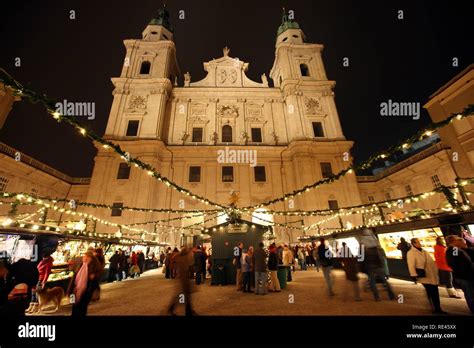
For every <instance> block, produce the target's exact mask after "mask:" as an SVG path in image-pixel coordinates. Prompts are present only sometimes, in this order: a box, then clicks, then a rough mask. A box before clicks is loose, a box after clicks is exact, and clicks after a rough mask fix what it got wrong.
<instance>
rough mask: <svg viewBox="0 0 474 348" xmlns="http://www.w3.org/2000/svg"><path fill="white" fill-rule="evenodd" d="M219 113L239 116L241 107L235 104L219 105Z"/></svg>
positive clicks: (223, 115) (226, 115) (227, 115)
mask: <svg viewBox="0 0 474 348" xmlns="http://www.w3.org/2000/svg"><path fill="white" fill-rule="evenodd" d="M217 115H219V116H222V117H238V116H239V108H238V107H237V106H235V105H219V106H218V107H217Z"/></svg>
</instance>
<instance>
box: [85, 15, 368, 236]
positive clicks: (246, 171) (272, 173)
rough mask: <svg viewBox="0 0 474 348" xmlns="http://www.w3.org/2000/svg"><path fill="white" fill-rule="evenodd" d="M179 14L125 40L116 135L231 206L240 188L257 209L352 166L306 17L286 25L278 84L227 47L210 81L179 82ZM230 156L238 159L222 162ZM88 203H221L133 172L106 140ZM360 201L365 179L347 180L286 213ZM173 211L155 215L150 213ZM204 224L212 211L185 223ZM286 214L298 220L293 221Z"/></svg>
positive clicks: (131, 216)
mask: <svg viewBox="0 0 474 348" xmlns="http://www.w3.org/2000/svg"><path fill="white" fill-rule="evenodd" d="M168 16H169V15H168V13H167V11H166V10H162V11H161V12H160V13H159V16H158V18H155V19H153V20H152V21H151V22H150V23H149V25H148V26H147V27H146V28H145V30H144V31H143V34H142V38H141V39H131V40H125V41H124V44H125V47H126V56H125V59H124V65H123V69H122V72H121V75H120V77H116V78H113V79H112V81H113V84H114V86H115V89H114V91H113V95H114V99H113V103H112V108H111V112H110V116H109V120H108V125H107V129H106V132H105V138H107V139H109V140H112V141H114V142H116V143H118V144H119V145H120V146H121V147H122V148H123V149H124V150H125V151H127V152H129V153H130V154H131V155H132V156H134V157H138V158H139V159H141V160H142V161H144V162H146V163H149V164H151V165H153V166H154V167H155V168H156V169H157V170H158V172H160V173H161V174H162V175H164V176H166V177H167V178H169V179H170V180H172V181H174V182H176V183H177V184H179V185H180V186H183V187H186V188H188V189H190V190H191V191H192V192H194V193H196V194H199V195H201V196H204V197H207V198H208V199H210V200H212V201H215V202H218V203H221V204H225V205H227V204H228V199H229V193H230V192H231V191H235V192H238V193H239V197H240V199H239V206H253V205H256V204H259V203H261V202H263V201H267V200H270V199H272V198H274V197H279V196H282V195H283V194H285V193H287V192H290V191H293V190H295V189H297V188H300V187H303V186H304V185H307V184H310V183H313V182H315V181H317V180H319V179H322V178H324V177H328V176H329V175H331V174H332V173H336V172H339V171H340V170H342V169H345V168H346V167H348V166H349V165H350V163H351V162H350V161H351V159H350V155H349V151H350V149H351V147H352V145H353V142H352V141H349V140H346V138H345V137H344V134H343V132H342V129H341V125H340V122H339V117H338V113H337V109H336V105H335V101H334V92H333V89H334V86H335V82H334V81H331V80H328V78H327V77H326V72H325V69H324V64H323V60H322V57H321V53H322V50H323V46H322V45H320V44H313V43H307V42H305V35H304V32H303V31H302V30H301V29H300V27H299V25H298V24H297V23H296V22H294V21H292V20H290V19H288V16H287V15H286V14H284V15H283V19H282V24H281V25H280V27H279V28H278V34H277V37H276V42H275V57H274V63H273V67H272V69H271V71H270V75H269V77H270V78H271V79H272V80H273V82H274V85H275V87H269V84H268V79H267V77H266V75H265V74H262V81H252V80H250V79H249V78H248V77H247V76H246V71H247V69H248V68H249V63H246V62H243V61H240V60H239V59H237V58H233V57H232V56H231V52H230V50H229V49H228V48H227V47H226V48H224V49H223V56H222V57H221V58H218V59H214V60H211V61H208V62H205V63H204V69H205V70H206V72H207V76H206V77H205V78H204V79H203V80H201V81H193V80H192V78H191V75H190V74H189V73H185V74H184V86H178V85H177V83H176V79H177V76H178V75H180V74H181V71H180V68H179V65H178V62H177V59H176V50H177V49H179V48H177V47H176V46H175V43H174V41H173V29H172V27H171V24H170V23H169V20H168ZM224 152H225V153H227V156H221V157H222V158H219V153H224ZM229 154H230V155H229ZM232 155H234V156H232ZM252 159H253V160H252ZM120 173H121V174H124V175H123V176H122V178H120V177H121V176H120V175H121V174H120ZM87 201H90V202H100V203H107V204H114V203H115V204H124V205H127V206H137V207H150V208H151V207H153V208H174V209H179V208H184V209H209V207H206V206H205V205H204V204H202V203H200V202H195V201H194V200H193V199H189V197H187V196H183V195H182V194H180V193H179V192H176V191H174V190H171V189H170V188H168V187H167V186H166V185H164V184H163V183H161V182H158V181H156V180H154V179H153V178H150V177H149V176H148V175H147V174H146V172H144V171H141V170H139V169H136V168H133V166H132V168H127V164H126V163H125V162H124V161H123V160H121V159H120V158H118V157H117V156H116V155H114V154H113V153H111V151H108V150H107V149H103V148H102V147H100V146H99V147H98V154H97V156H96V158H95V167H94V171H93V175H92V178H91V182H90V189H89V192H88V195H87ZM360 203H361V199H360V197H359V191H358V187H357V181H356V177H355V175H347V176H346V177H345V178H343V179H341V180H339V181H337V182H336V183H333V184H331V185H326V186H324V187H321V188H319V189H317V190H313V191H311V192H308V193H307V194H305V195H301V196H300V197H297V198H295V199H294V201H289V202H288V201H286V202H284V203H281V204H277V205H276V206H275V210H280V211H287V210H294V209H301V210H316V209H328V208H329V207H331V208H337V207H338V206H352V205H358V204H360ZM98 213H99V211H98ZM139 214H140V216H139ZM166 217H167V215H164V214H161V215H160V214H157V213H150V214H149V216H148V219H150V220H155V219H160V218H163V219H165V218H166ZM262 217H263V219H265V220H268V219H271V218H272V217H271V215H262ZM104 218H105V216H104ZM244 218H247V219H251V217H245V216H244ZM120 219H125V220H126V221H127V222H128V223H131V222H134V221H135V220H136V221H143V220H144V219H143V214H142V213H134V212H129V211H124V212H123V215H122V216H121V217H120ZM199 219H201V220H203V219H204V217H197V218H193V219H187V220H184V221H185V222H184V223H185V224H190V223H193V224H194V223H196V222H199ZM275 219H276V220H275V222H280V223H290V222H291V217H276V218H275ZM293 220H297V219H295V218H293ZM255 221H256V222H260V223H263V224H265V223H264V220H261V221H259V220H258V219H257V220H255ZM215 222H216V223H217V222H219V221H215ZM302 223H306V224H309V223H311V221H307V222H304V221H300V222H298V221H297V222H295V223H294V226H297V227H299V226H301V225H302ZM282 237H283V236H282Z"/></svg>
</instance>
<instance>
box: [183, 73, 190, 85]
mask: <svg viewBox="0 0 474 348" xmlns="http://www.w3.org/2000/svg"><path fill="white" fill-rule="evenodd" d="M190 85H191V74H190V73H189V71H188V72H187V73H186V74H184V87H189V86H190Z"/></svg>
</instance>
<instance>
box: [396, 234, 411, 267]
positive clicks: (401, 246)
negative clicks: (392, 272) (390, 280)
mask: <svg viewBox="0 0 474 348" xmlns="http://www.w3.org/2000/svg"><path fill="white" fill-rule="evenodd" d="M397 249H398V250H400V251H401V252H402V259H403V262H405V265H406V264H407V253H408V252H409V251H410V249H411V244H410V243H408V242H407V241H406V240H405V238H403V237H402V238H400V243H398V245H397Z"/></svg>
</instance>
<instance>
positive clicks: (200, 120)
mask: <svg viewBox="0 0 474 348" xmlns="http://www.w3.org/2000/svg"><path fill="white" fill-rule="evenodd" d="M189 122H190V123H209V120H208V119H207V118H206V117H202V116H191V117H189Z"/></svg>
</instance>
